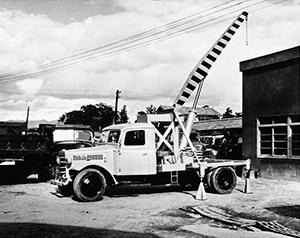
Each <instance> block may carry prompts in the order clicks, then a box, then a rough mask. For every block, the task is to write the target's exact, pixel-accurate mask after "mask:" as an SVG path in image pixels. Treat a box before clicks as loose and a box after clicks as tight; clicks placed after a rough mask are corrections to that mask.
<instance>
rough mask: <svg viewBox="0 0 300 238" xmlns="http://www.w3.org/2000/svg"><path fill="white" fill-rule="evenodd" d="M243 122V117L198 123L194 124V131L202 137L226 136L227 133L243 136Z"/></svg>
mask: <svg viewBox="0 0 300 238" xmlns="http://www.w3.org/2000/svg"><path fill="white" fill-rule="evenodd" d="M242 122H243V121H242V117H233V118H223V119H218V120H205V121H198V122H195V123H194V125H193V131H194V132H197V133H198V134H199V135H200V136H207V135H224V134H225V132H227V133H229V134H230V135H242V131H243V125H242V124H243V123H242Z"/></svg>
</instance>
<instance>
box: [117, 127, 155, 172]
mask: <svg viewBox="0 0 300 238" xmlns="http://www.w3.org/2000/svg"><path fill="white" fill-rule="evenodd" d="M150 154H151V151H149V149H147V141H146V131H145V130H128V131H126V133H125V135H124V137H123V138H122V140H121V143H120V147H119V153H118V158H117V161H116V170H117V171H116V174H117V175H146V174H148V171H149V159H151V158H149V155H150Z"/></svg>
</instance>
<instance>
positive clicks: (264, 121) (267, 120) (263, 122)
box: [258, 117, 272, 125]
mask: <svg viewBox="0 0 300 238" xmlns="http://www.w3.org/2000/svg"><path fill="white" fill-rule="evenodd" d="M258 120H259V123H260V124H261V125H268V124H272V118H270V117H262V118H259V119H258Z"/></svg>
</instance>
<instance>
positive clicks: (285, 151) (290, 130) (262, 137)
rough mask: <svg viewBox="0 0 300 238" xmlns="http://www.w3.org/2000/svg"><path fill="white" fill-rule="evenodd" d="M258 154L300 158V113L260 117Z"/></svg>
mask: <svg viewBox="0 0 300 238" xmlns="http://www.w3.org/2000/svg"><path fill="white" fill-rule="evenodd" d="M257 124H258V154H259V155H261V156H267V155H268V156H274V157H286V158H293V157H297V158H300V115H292V116H276V117H261V118H258V123H257Z"/></svg>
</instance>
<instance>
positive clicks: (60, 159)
mask: <svg viewBox="0 0 300 238" xmlns="http://www.w3.org/2000/svg"><path fill="white" fill-rule="evenodd" d="M56 163H57V164H58V165H60V166H64V165H66V167H67V168H70V167H71V165H72V158H71V157H70V158H68V156H67V155H66V150H61V151H59V152H58V155H57V156H56Z"/></svg>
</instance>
